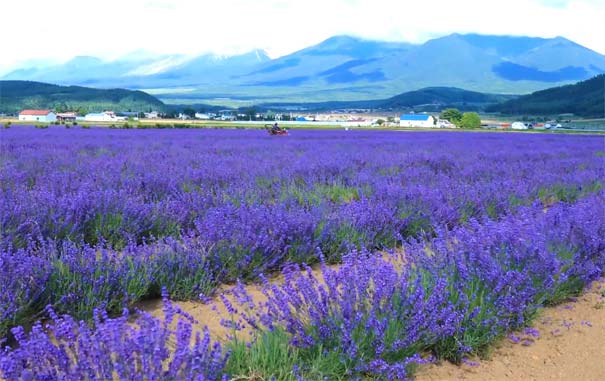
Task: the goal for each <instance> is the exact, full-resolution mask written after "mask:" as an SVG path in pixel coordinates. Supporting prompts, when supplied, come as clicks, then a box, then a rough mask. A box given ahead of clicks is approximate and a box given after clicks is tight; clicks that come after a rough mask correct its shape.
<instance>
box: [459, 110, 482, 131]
mask: <svg viewBox="0 0 605 381" xmlns="http://www.w3.org/2000/svg"><path fill="white" fill-rule="evenodd" d="M459 127H462V128H479V127H481V118H480V117H479V114H477V113H476V112H465V113H464V114H462V119H461V120H460V125H459Z"/></svg>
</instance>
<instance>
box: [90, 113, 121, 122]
mask: <svg viewBox="0 0 605 381" xmlns="http://www.w3.org/2000/svg"><path fill="white" fill-rule="evenodd" d="M84 120H85V121H86V122H115V121H118V120H124V118H118V117H117V116H116V114H115V113H114V112H113V111H103V112H98V113H94V112H92V113H90V114H86V116H84Z"/></svg>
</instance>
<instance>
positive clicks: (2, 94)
mask: <svg viewBox="0 0 605 381" xmlns="http://www.w3.org/2000/svg"><path fill="white" fill-rule="evenodd" d="M164 107H165V106H164V103H162V102H161V101H160V100H158V99H157V98H155V97H153V96H151V95H149V94H147V93H144V92H142V91H132V90H124V89H107V90H106V89H92V88H87V87H80V86H57V85H51V84H48V83H41V82H31V81H0V112H3V113H16V112H19V111H20V110H22V109H55V110H79V111H81V112H91V111H100V110H114V111H118V112H119V111H129V110H132V111H149V110H163V109H164Z"/></svg>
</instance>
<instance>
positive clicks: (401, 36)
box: [0, 0, 605, 74]
mask: <svg viewBox="0 0 605 381" xmlns="http://www.w3.org/2000/svg"><path fill="white" fill-rule="evenodd" d="M0 14H1V15H2V23H1V24H0V36H1V37H0V38H1V39H2V49H0V74H2V73H6V72H7V71H9V70H12V69H14V68H16V67H24V66H32V65H38V66H40V65H46V64H50V63H58V62H64V61H67V60H69V59H71V58H73V57H74V56H78V55H90V56H95V57H99V58H102V59H105V60H113V59H116V58H119V57H121V56H124V55H127V54H131V53H132V52H135V53H134V54H133V55H141V54H151V55H159V54H184V55H187V56H194V55H199V54H203V53H209V52H211V53H217V54H221V55H231V54H238V53H243V52H246V51H249V50H252V49H264V50H265V51H267V53H268V54H269V56H271V57H272V58H276V57H279V56H282V55H286V54H288V53H291V52H294V51H296V50H299V49H302V48H304V47H307V46H310V45H313V44H316V43H319V42H321V41H323V40H324V39H326V38H329V37H331V36H334V35H341V34H349V35H353V36H357V37H363V38H368V39H378V40H387V41H405V42H412V43H423V42H425V41H427V40H429V39H431V38H435V37H440V36H444V35H447V34H450V33H454V32H457V33H481V34H497V35H527V36H536V37H555V36H563V37H566V38H568V39H570V40H572V41H575V42H577V43H579V44H581V45H584V46H586V47H588V48H590V49H593V50H595V51H597V52H599V53H601V54H605V26H604V25H603V20H605V0H495V1H494V0H445V1H443V0H440V1H437V0H415V1H409V0H250V1H245V0H75V1H74V0H52V1H51V0H2V1H1V2H0ZM143 52H145V53H143Z"/></svg>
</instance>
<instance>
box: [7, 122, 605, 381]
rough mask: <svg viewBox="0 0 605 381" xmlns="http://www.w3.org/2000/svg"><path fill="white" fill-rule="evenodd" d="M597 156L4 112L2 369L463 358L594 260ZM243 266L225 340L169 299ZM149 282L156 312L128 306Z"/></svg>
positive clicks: (580, 140) (604, 166) (198, 294)
mask: <svg viewBox="0 0 605 381" xmlns="http://www.w3.org/2000/svg"><path fill="white" fill-rule="evenodd" d="M604 155H605V141H604V139H603V137H602V136H579V135H550V134H513V133H469V132H467V133H463V132H377V131H366V132H364V131H293V132H292V133H291V135H290V136H288V137H277V138H276V137H269V136H267V135H266V133H264V132H261V131H254V130H112V129H103V128H92V129H77V128H71V129H65V128H64V127H55V128H52V127H51V128H49V129H35V128H33V127H22V126H18V127H17V126H15V127H12V128H10V129H4V130H2V131H0V338H1V339H0V340H2V341H1V342H0V343H2V344H0V345H1V346H6V347H7V348H6V350H5V351H4V352H3V353H2V354H0V379H2V378H4V379H6V380H108V379H119V380H230V379H250V380H264V379H272V378H273V379H276V380H301V379H306V380H320V379H321V380H348V379H362V380H383V379H385V380H387V379H388V380H392V379H406V378H409V377H411V376H412V374H413V371H414V369H415V368H416V367H417V365H418V364H421V363H424V362H427V361H432V359H434V358H438V359H447V360H450V361H453V362H460V361H463V360H464V359H465V358H466V356H468V355H471V354H480V353H483V352H484V351H486V350H487V349H488V348H489V346H490V344H492V343H493V342H494V341H496V340H497V339H499V338H501V337H503V336H504V335H505V334H507V333H508V332H509V331H510V330H512V329H517V328H521V327H525V326H527V325H528V324H530V323H531V321H532V319H533V318H534V317H535V316H536V314H537V313H538V312H539V309H540V307H542V306H545V305H553V304H557V303H559V302H561V301H564V300H565V299H566V298H568V297H570V296H573V295H577V294H578V293H580V292H581V291H582V290H583V289H584V287H585V286H587V285H588V284H590V282H592V281H593V280H596V279H599V278H600V277H602V276H603V271H604V270H605V191H604V190H603V185H604V181H605V180H604V179H605V157H604ZM313 265H319V267H320V269H321V270H320V271H319V272H320V273H321V276H320V277H318V276H317V272H312V271H311V269H310V267H308V266H313ZM332 265H336V266H332ZM278 272H282V273H283V274H284V279H285V280H284V282H282V283H279V284H277V283H271V282H270V281H268V280H267V277H268V276H270V275H271V274H275V273H278ZM320 278H321V279H320ZM236 282H237V284H239V286H238V287H236V288H235V290H234V291H232V292H231V297H229V298H228V297H223V298H222V300H223V303H224V304H225V305H226V308H227V309H228V311H229V313H230V316H228V317H226V319H225V321H224V325H226V326H228V327H231V328H233V333H234V335H233V336H234V337H232V338H229V339H220V340H219V341H216V342H215V341H214V340H217V339H216V338H214V337H213V336H212V335H211V333H210V332H208V331H204V330H201V331H200V330H199V329H198V328H197V325H196V323H195V322H194V321H192V319H191V318H190V317H188V316H187V314H186V312H183V311H180V310H179V308H178V307H177V306H175V305H174V304H173V303H172V302H170V300H208V299H211V298H218V297H219V294H220V292H219V291H218V289H219V288H220V286H221V285H224V284H234V283H236ZM251 282H261V283H263V284H264V291H263V292H264V294H265V297H266V300H267V301H266V302H263V303H258V302H256V301H254V300H253V298H252V297H251V296H250V295H249V294H248V292H247V291H246V289H245V288H244V286H243V284H245V283H251ZM159 297H163V298H164V300H165V309H166V317H165V319H161V320H160V319H157V318H154V317H152V316H151V315H149V314H146V313H141V312H139V313H137V314H136V316H131V314H132V312H134V311H133V310H132V309H133V306H135V304H136V303H137V302H140V301H142V300H145V299H154V298H159ZM169 299H170V300H169ZM217 300H220V298H218V299H217ZM37 321H42V322H43V323H36V322H37ZM177 322H178V323H177ZM238 331H246V333H247V334H248V333H249V332H248V331H252V334H251V336H250V337H252V339H245V340H244V339H242V338H238V334H237V332H238ZM196 335H197V337H196ZM246 337H248V336H246ZM249 340H251V341H249ZM238 377H239V378H238ZM243 377H247V378H243Z"/></svg>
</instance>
